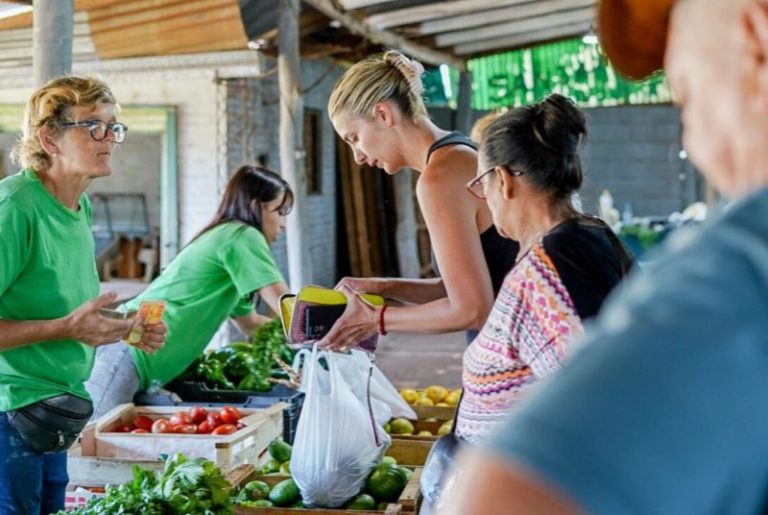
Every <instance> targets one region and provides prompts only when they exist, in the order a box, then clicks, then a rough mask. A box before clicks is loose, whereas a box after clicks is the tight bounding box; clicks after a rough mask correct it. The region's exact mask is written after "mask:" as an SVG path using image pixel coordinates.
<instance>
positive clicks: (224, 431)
mask: <svg viewBox="0 0 768 515" xmlns="http://www.w3.org/2000/svg"><path fill="white" fill-rule="evenodd" d="M235 431H237V428H236V427H235V426H234V425H233V424H224V425H223V426H219V427H217V428H216V429H214V430H213V433H211V434H214V435H231V434H232V433H234V432H235Z"/></svg>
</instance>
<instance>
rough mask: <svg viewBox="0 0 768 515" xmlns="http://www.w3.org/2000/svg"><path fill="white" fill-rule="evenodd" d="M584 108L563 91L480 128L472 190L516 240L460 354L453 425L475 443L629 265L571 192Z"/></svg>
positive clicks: (554, 360)
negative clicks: (486, 310)
mask: <svg viewBox="0 0 768 515" xmlns="http://www.w3.org/2000/svg"><path fill="white" fill-rule="evenodd" d="M586 132H587V130H586V123H585V119H584V115H583V114H582V113H581V112H580V111H579V110H578V109H577V108H576V107H574V106H573V104H572V103H571V102H570V101H569V100H568V99H566V98H565V97H563V96H561V95H551V96H549V97H547V98H545V99H544V100H542V101H541V102H539V103H538V104H535V105H531V106H526V107H522V108H519V109H515V110H512V111H509V112H507V113H505V114H503V115H501V116H499V117H498V118H497V119H496V120H494V121H493V122H492V123H491V124H490V125H489V126H488V128H487V129H486V131H485V133H484V142H483V145H482V147H481V149H480V156H479V165H480V166H479V169H478V170H479V171H478V175H477V177H476V178H475V179H473V180H472V181H471V182H470V183H469V184H468V185H467V188H468V189H469V191H470V193H472V194H473V195H475V196H476V197H479V198H484V199H486V202H487V204H488V207H489V209H490V211H491V213H492V216H493V222H494V224H495V226H496V227H497V228H498V230H499V232H500V233H501V235H502V236H505V237H507V238H512V239H514V240H516V241H518V242H520V253H519V254H518V260H517V263H516V264H515V266H514V267H513V268H512V270H511V271H510V272H509V274H508V275H507V277H506V278H505V280H504V283H503V285H502V288H501V291H500V292H499V294H498V296H497V297H496V301H495V303H494V306H493V309H492V311H491V314H490V316H489V317H488V320H487V321H486V323H485V325H484V327H483V329H482V331H481V332H480V334H479V336H478V337H477V338H476V339H475V340H474V341H473V342H472V344H471V345H470V346H469V347H468V349H467V351H466V352H465V354H464V373H463V384H464V397H463V398H462V401H461V404H460V406H459V413H458V417H457V424H456V435H457V436H458V437H459V438H460V439H462V440H464V441H467V442H470V443H478V442H479V441H481V440H482V439H483V438H485V437H486V436H487V435H488V434H489V433H490V432H491V431H492V430H493V429H494V428H495V426H496V425H497V424H498V423H499V422H501V421H503V420H504V419H505V418H506V417H507V416H508V414H509V413H510V411H512V410H513V409H514V406H515V404H516V403H517V401H518V399H519V398H520V397H521V396H522V395H523V394H524V393H525V392H526V391H527V390H528V388H529V387H530V386H531V385H532V384H533V383H535V382H536V380H538V379H540V378H542V377H545V376H547V375H549V374H552V373H553V372H556V371H557V370H558V369H559V368H560V367H561V366H562V365H563V362H564V360H565V359H566V357H567V354H568V347H569V345H570V344H571V343H572V342H573V340H574V337H576V336H578V335H579V334H580V333H581V332H582V330H583V328H582V322H583V321H584V320H585V319H587V318H590V317H592V316H594V315H596V314H597V312H598V310H599V309H600V305H601V304H602V302H603V300H604V299H605V297H606V296H607V295H608V293H610V291H611V290H612V289H613V288H614V286H616V284H617V283H618V282H619V281H620V279H621V278H622V277H623V275H624V274H625V272H626V271H627V270H628V269H629V268H630V267H631V266H632V258H631V257H630V256H629V254H628V253H627V252H626V251H625V250H624V248H623V247H622V245H621V243H620V242H619V240H618V239H617V238H616V236H615V235H614V234H613V233H612V232H611V230H610V229H609V228H608V227H607V226H606V225H605V224H604V223H603V222H602V221H600V220H599V219H596V218H593V217H590V216H586V215H582V214H579V213H578V211H577V210H576V209H574V207H573V205H572V203H571V198H572V196H573V194H574V193H575V192H577V191H578V189H579V187H580V186H581V182H582V171H581V164H580V160H579V155H578V153H577V150H578V146H579V144H580V143H581V141H582V140H583V138H584V136H586Z"/></svg>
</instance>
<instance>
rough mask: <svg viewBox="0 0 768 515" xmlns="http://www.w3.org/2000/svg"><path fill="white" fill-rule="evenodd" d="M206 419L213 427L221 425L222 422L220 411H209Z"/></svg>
mask: <svg viewBox="0 0 768 515" xmlns="http://www.w3.org/2000/svg"><path fill="white" fill-rule="evenodd" d="M206 420H207V421H208V423H209V424H210V425H211V428H215V427H219V426H220V425H221V424H222V422H221V417H220V416H219V414H218V413H213V412H211V413H208V417H207V418H206Z"/></svg>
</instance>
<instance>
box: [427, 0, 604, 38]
mask: <svg viewBox="0 0 768 515" xmlns="http://www.w3.org/2000/svg"><path fill="white" fill-rule="evenodd" d="M594 17H595V9H594V8H592V7H587V8H580V9H575V10H573V11H563V12H556V13H552V14H547V15H542V16H534V17H531V18H525V19H522V20H518V21H513V22H508V23H498V24H495V25H486V26H485V27H479V28H475V29H469V30H460V31H456V32H448V33H445V34H438V35H437V36H436V37H435V44H436V45H437V46H438V47H448V46H455V45H460V44H464V43H471V42H473V41H479V40H484V39H493V38H502V37H505V36H511V35H514V34H516V33H524V32H534V31H537V30H545V29H547V28H549V27H553V26H558V25H565V24H568V23H577V22H587V24H588V25H589V24H591V23H594Z"/></svg>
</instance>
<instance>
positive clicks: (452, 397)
mask: <svg viewBox="0 0 768 515" xmlns="http://www.w3.org/2000/svg"><path fill="white" fill-rule="evenodd" d="M459 399H461V392H455V391H453V392H451V393H449V394H448V395H446V397H445V401H444V402H445V403H446V404H447V405H448V406H457V405H458V404H459Z"/></svg>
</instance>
